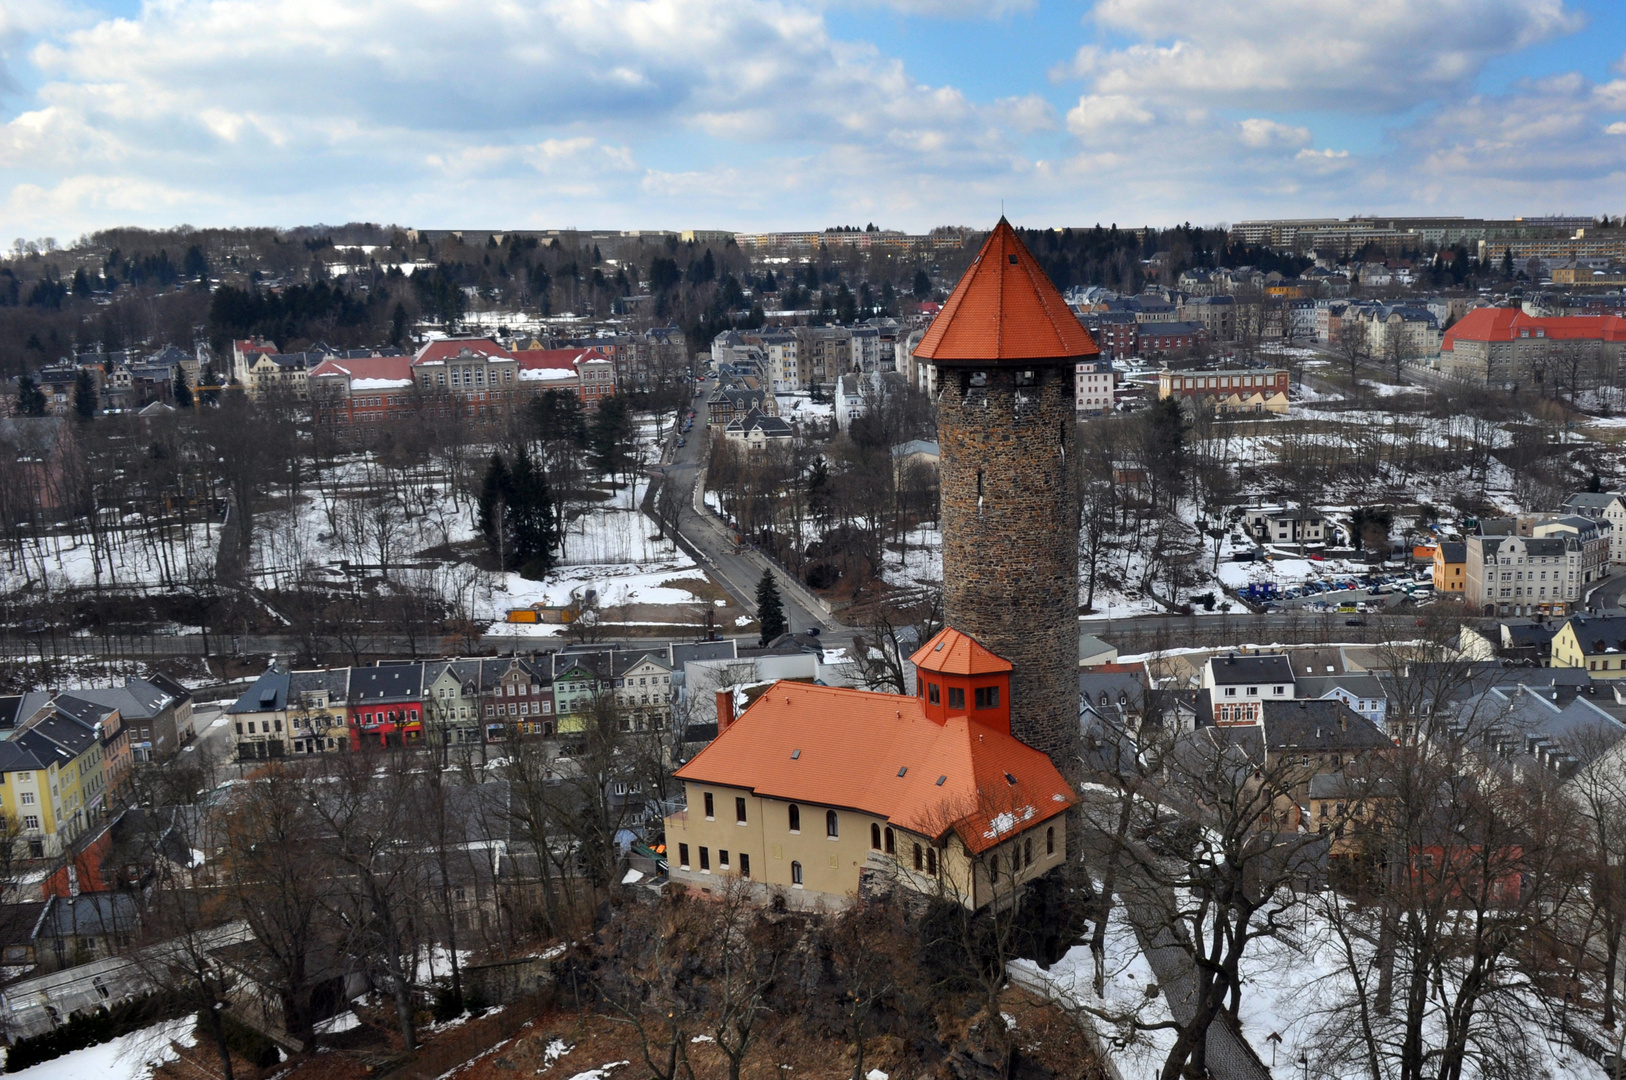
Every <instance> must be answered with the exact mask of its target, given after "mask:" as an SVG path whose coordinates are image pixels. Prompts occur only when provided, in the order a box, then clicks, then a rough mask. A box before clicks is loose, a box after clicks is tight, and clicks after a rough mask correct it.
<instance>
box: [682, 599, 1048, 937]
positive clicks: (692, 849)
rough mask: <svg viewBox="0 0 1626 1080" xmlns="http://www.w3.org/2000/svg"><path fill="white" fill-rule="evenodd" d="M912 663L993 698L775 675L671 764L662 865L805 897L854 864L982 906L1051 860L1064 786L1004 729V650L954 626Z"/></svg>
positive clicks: (692, 878)
mask: <svg viewBox="0 0 1626 1080" xmlns="http://www.w3.org/2000/svg"><path fill="white" fill-rule="evenodd" d="M939 646H941V648H939ZM916 663H917V667H918V666H922V665H925V666H924V667H922V670H923V671H926V672H927V673H928V674H926V675H925V676H924V678H926V679H928V680H932V679H935V680H939V681H940V685H941V686H942V687H943V688H944V689H945V690H946V689H947V688H948V687H953V686H958V687H960V688H962V689H965V690H967V691H968V694H967V698H968V700H970V701H975V700H976V697H975V694H976V690H977V689H978V688H982V689H983V690H984V691H992V693H991V694H985V696H984V700H985V701H988V700H991V701H997V702H998V703H999V704H998V705H996V706H994V707H993V708H991V709H981V710H979V709H975V708H971V709H964V708H960V709H956V708H952V707H949V706H948V704H947V694H946V693H944V694H943V695H942V700H941V701H940V702H939V703H938V705H936V706H932V705H930V704H929V703H928V698H927V697H923V696H922V697H905V696H901V695H897V694H879V693H872V692H869V691H864V690H850V689H846V688H840V687H828V686H819V685H809V684H806V683H794V682H777V683H775V684H774V685H773V686H772V687H771V688H769V689H768V690H767V691H766V692H765V693H763V694H762V696H761V697H759V698H757V700H756V701H755V702H753V703H752V704H751V706H750V707H749V708H747V709H746V710H745V711H744V712H743V713H741V714H740V715H739V716H738V717H737V718H736V719H734V721H733V722H732V723H730V724H728V725H727V726H726V727H725V728H724V729H723V730H722V731H721V732H720V733H719V734H718V736H717V738H716V739H715V740H714V741H713V742H712V743H711V744H710V745H709V746H707V747H706V748H705V749H704V750H702V751H701V752H700V753H699V754H697V755H696V756H695V757H694V759H693V760H691V761H690V762H689V763H688V764H687V765H684V766H683V767H682V768H681V769H679V770H678V772H677V776H678V779H680V780H681V781H682V782H683V785H684V792H685V795H686V796H687V802H688V807H687V809H686V810H683V811H679V812H678V813H676V814H673V815H672V816H670V817H668V818H667V819H666V844H667V860H668V863H669V866H670V870H671V876H672V880H673V881H674V882H678V883H681V884H683V885H686V886H689V887H691V888H698V889H709V888H712V887H715V886H717V885H720V884H721V879H722V878H723V877H725V876H728V875H737V876H739V877H742V878H747V879H749V880H751V881H752V882H753V883H756V884H757V885H760V886H762V887H764V888H765V889H768V890H771V891H773V892H774V893H776V894H778V895H782V896H784V897H785V899H786V901H787V902H788V903H790V904H792V905H800V906H812V905H814V904H815V903H821V902H822V903H825V904H830V903H841V902H844V901H845V900H846V899H848V898H850V897H852V896H853V895H855V894H856V893H857V892H858V889H859V883H860V876H861V875H862V874H863V873H864V872H865V871H866V870H868V871H870V872H872V873H880V874H883V875H886V876H889V877H892V878H894V879H896V880H897V881H899V882H901V883H902V884H904V885H906V886H908V887H910V888H914V889H917V890H920V891H923V892H930V893H937V894H941V895H943V896H946V897H949V898H951V899H954V900H956V901H958V902H961V903H964V904H966V905H968V906H971V907H982V906H983V905H985V904H989V903H1001V904H1002V903H1005V902H1008V900H1009V899H1010V898H1011V897H1012V896H1014V886H1015V885H1017V884H1020V883H1021V882H1025V881H1027V880H1029V879H1031V878H1034V877H1038V876H1039V875H1041V874H1044V873H1046V872H1047V871H1049V870H1051V869H1053V868H1055V867H1057V866H1060V865H1062V864H1063V863H1064V862H1065V861H1066V854H1067V835H1066V824H1065V821H1066V818H1065V814H1066V811H1067V810H1068V809H1069V808H1070V807H1071V806H1073V805H1074V803H1075V802H1076V801H1077V800H1076V797H1075V796H1074V794H1073V792H1072V790H1071V788H1069V787H1068V784H1067V781H1066V780H1065V779H1064V778H1063V777H1062V775H1061V773H1060V772H1059V771H1058V770H1057V769H1056V767H1055V766H1054V765H1052V764H1051V762H1050V760H1049V758H1047V757H1046V756H1045V755H1044V754H1043V753H1041V752H1039V751H1037V750H1035V749H1033V748H1032V747H1029V746H1026V745H1024V744H1023V743H1022V742H1020V741H1019V740H1017V739H1016V738H1014V737H1012V736H1011V735H1010V734H1009V732H1008V730H1007V729H1008V727H1009V723H1010V721H1009V711H1008V710H1009V705H1008V702H1009V700H1010V693H1009V691H1010V672H1011V666H1010V664H1009V663H1007V662H1006V661H1004V660H1003V659H1001V658H1000V657H998V656H995V655H994V654H993V653H990V652H988V650H987V649H985V648H983V647H982V646H981V645H980V644H978V643H977V642H975V641H973V640H972V639H971V638H969V637H967V636H966V635H964V634H961V633H958V632H957V631H953V630H946V631H944V632H943V633H942V634H939V635H938V636H937V637H935V638H933V639H932V640H931V641H929V642H927V644H926V645H925V646H924V647H923V648H922V649H921V651H920V652H918V653H916ZM928 685H930V683H929V682H928ZM989 721H992V722H991V723H990V722H989Z"/></svg>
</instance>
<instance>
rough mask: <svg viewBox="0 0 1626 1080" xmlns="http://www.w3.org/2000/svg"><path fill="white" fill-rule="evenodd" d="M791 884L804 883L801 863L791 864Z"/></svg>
mask: <svg viewBox="0 0 1626 1080" xmlns="http://www.w3.org/2000/svg"><path fill="white" fill-rule="evenodd" d="M790 883H791V884H792V885H800V884H801V883H802V864H801V863H799V862H793V863H791V864H790Z"/></svg>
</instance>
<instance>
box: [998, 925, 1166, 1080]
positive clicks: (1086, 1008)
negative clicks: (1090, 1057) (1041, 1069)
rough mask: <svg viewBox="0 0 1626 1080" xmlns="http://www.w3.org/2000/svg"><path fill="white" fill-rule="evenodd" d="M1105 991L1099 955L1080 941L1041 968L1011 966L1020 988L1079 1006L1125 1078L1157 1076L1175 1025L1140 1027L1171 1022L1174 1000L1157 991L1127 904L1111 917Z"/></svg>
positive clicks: (1141, 1079)
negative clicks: (1098, 977)
mask: <svg viewBox="0 0 1626 1080" xmlns="http://www.w3.org/2000/svg"><path fill="white" fill-rule="evenodd" d="M1104 955H1105V960H1106V962H1105V965H1104V972H1105V975H1106V978H1105V980H1104V993H1103V994H1102V995H1101V996H1099V997H1098V996H1096V993H1095V959H1094V957H1093V956H1092V955H1091V953H1090V948H1089V946H1088V945H1075V946H1073V947H1072V948H1071V949H1069V950H1068V951H1067V954H1066V955H1065V956H1063V957H1062V958H1061V959H1060V960H1058V961H1057V962H1056V963H1054V964H1052V965H1051V966H1050V970H1049V971H1043V970H1040V968H1039V966H1038V965H1037V964H1035V963H1033V961H1031V960H1015V961H1012V962H1011V964H1010V965H1009V969H1008V970H1009V971H1010V973H1011V978H1012V980H1013V981H1014V982H1016V983H1017V984H1018V985H1020V986H1024V987H1027V988H1029V989H1031V990H1033V991H1034V992H1036V993H1039V994H1041V995H1043V996H1046V997H1050V998H1052V999H1054V1000H1057V1001H1060V1002H1061V1003H1062V1004H1063V1005H1066V1006H1068V1007H1071V1008H1074V1009H1075V1010H1076V1011H1077V1013H1078V1015H1079V1017H1080V1019H1081V1020H1083V1021H1084V1022H1085V1023H1088V1024H1089V1025H1090V1026H1091V1027H1093V1028H1094V1030H1095V1032H1096V1036H1097V1040H1098V1042H1099V1043H1100V1044H1101V1045H1102V1046H1103V1047H1106V1048H1108V1052H1109V1053H1110V1054H1111V1055H1112V1062H1113V1064H1114V1065H1115V1066H1116V1067H1117V1069H1118V1072H1119V1075H1121V1076H1122V1077H1123V1078H1124V1080H1151V1078H1154V1077H1156V1076H1157V1075H1158V1071H1159V1070H1160V1069H1161V1068H1162V1066H1163V1061H1164V1059H1165V1058H1167V1057H1168V1056H1169V1050H1170V1048H1171V1047H1173V1045H1174V1038H1175V1032H1174V1031H1173V1029H1171V1028H1154V1029H1152V1030H1144V1028H1143V1027H1141V1026H1139V1025H1149V1024H1159V1023H1167V1022H1168V1021H1170V1020H1171V1019H1172V1017H1171V1016H1170V1014H1169V1007H1168V1003H1167V1002H1166V1001H1165V1000H1164V999H1163V995H1162V994H1159V993H1156V992H1155V988H1156V987H1157V976H1156V975H1154V974H1153V973H1152V966H1151V965H1150V964H1149V963H1147V962H1146V956H1145V954H1143V953H1142V952H1141V951H1140V945H1139V943H1138V942H1137V941H1136V940H1135V932H1134V930H1133V929H1132V928H1131V927H1130V926H1129V923H1128V920H1127V919H1125V918H1124V911H1123V905H1121V904H1118V905H1115V906H1114V907H1113V909H1112V916H1111V917H1110V918H1109V919H1108V921H1107V936H1106V949H1105V952H1104Z"/></svg>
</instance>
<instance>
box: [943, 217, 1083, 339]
mask: <svg viewBox="0 0 1626 1080" xmlns="http://www.w3.org/2000/svg"><path fill="white" fill-rule="evenodd" d="M1100 351H1101V350H1100V349H1099V348H1097V347H1096V344H1095V341H1094V340H1093V339H1091V337H1090V334H1089V331H1087V330H1085V329H1084V327H1083V326H1081V325H1080V324H1079V321H1078V318H1077V316H1075V315H1074V314H1073V311H1072V309H1071V308H1069V307H1068V306H1067V302H1066V301H1065V300H1063V299H1062V298H1061V294H1060V293H1058V292H1057V291H1056V287H1055V286H1054V285H1052V284H1051V283H1050V279H1049V278H1048V277H1046V276H1045V272H1044V270H1043V269H1042V268H1040V266H1039V263H1038V261H1037V260H1036V259H1034V257H1033V255H1032V253H1030V252H1029V251H1028V249H1027V248H1026V247H1025V246H1023V244H1022V241H1021V240H1019V239H1017V236H1016V230H1015V229H1013V228H1011V225H1010V222H1008V221H1006V220H1005V219H1004V218H1000V219H999V224H998V225H996V226H994V231H993V232H991V233H989V234H988V239H987V240H986V241H984V242H983V245H982V250H981V251H979V252H978V253H977V257H976V258H975V259H974V260H972V262H971V268H970V269H968V270H967V271H966V272H965V276H964V277H962V278H961V279H960V283H959V284H958V285H956V286H955V287H954V295H952V296H950V297H949V298H948V303H946V304H944V305H943V310H942V312H941V313H940V314H939V315H938V316H937V318H936V319H934V320H933V321H932V325H931V329H929V330H927V331H926V336H925V337H924V338H922V339H921V341H920V344H919V345H918V346H917V347H916V348H915V355H916V356H919V357H921V358H923V359H926V360H936V361H942V360H1047V359H1062V358H1067V357H1078V356H1095V355H1098V354H1099V353H1100Z"/></svg>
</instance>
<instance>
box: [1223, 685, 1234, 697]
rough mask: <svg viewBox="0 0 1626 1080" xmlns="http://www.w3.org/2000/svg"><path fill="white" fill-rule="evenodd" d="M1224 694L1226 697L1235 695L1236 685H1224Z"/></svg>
mask: <svg viewBox="0 0 1626 1080" xmlns="http://www.w3.org/2000/svg"><path fill="white" fill-rule="evenodd" d="M1225 696H1226V697H1236V687H1234V686H1227V687H1226V688H1225Z"/></svg>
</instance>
